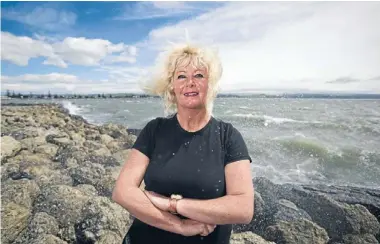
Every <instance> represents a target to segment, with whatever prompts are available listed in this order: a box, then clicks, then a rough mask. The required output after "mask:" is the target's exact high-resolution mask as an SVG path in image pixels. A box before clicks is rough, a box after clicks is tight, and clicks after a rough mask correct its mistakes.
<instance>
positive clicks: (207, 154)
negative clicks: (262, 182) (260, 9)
mask: <svg viewBox="0 0 380 244" xmlns="http://www.w3.org/2000/svg"><path fill="white" fill-rule="evenodd" d="M163 67H164V68H163V70H162V72H161V73H160V75H159V76H158V77H155V79H154V82H153V83H152V84H153V86H151V87H150V88H149V89H147V90H148V91H149V92H150V93H153V94H156V95H157V94H158V95H160V96H161V97H162V98H163V100H164V103H165V105H166V106H165V107H166V110H168V111H173V112H174V114H173V115H172V116H168V117H165V118H163V117H159V118H156V119H153V120H151V121H150V122H149V123H148V124H147V125H146V126H145V127H144V128H143V130H142V131H141V133H140V134H139V136H138V138H137V140H136V142H135V144H134V145H133V149H132V151H131V154H130V156H129V159H128V160H127V162H126V163H125V164H124V166H123V168H122V170H121V172H120V175H119V177H118V179H117V182H116V186H115V189H114V191H113V196H112V198H113V200H114V201H115V202H117V203H118V204H120V205H121V206H123V207H124V208H126V209H127V210H128V211H129V212H130V214H131V215H133V216H135V220H134V222H133V224H132V226H131V228H130V230H129V231H128V233H127V234H126V236H125V239H124V242H125V243H132V244H135V243H181V244H182V243H184V244H186V243H188V244H196V243H210V244H211V243H215V244H216V243H218V244H222V243H229V239H230V235H231V231H232V224H238V223H249V222H250V221H251V219H252V217H253V212H254V209H253V206H254V195H253V193H254V191H253V185H252V176H251V169H250V163H251V162H252V161H251V158H250V156H249V154H248V150H247V147H246V144H245V142H244V140H243V138H242V136H241V134H240V132H239V131H238V130H237V129H236V128H235V127H233V125H231V124H230V123H226V122H223V121H221V120H217V119H216V118H214V117H213V116H212V107H213V106H212V105H213V100H214V98H215V97H216V94H217V86H218V82H219V79H220V77H221V74H222V68H221V65H220V62H219V59H218V57H217V55H216V54H215V53H213V52H212V51H209V50H207V49H203V48H199V47H195V46H190V45H185V46H183V47H179V48H175V49H174V50H171V51H170V52H169V54H168V55H167V59H166V61H165V62H164V66H163ZM142 180H144V182H145V185H146V187H145V190H141V189H140V188H139V186H140V184H141V182H142Z"/></svg>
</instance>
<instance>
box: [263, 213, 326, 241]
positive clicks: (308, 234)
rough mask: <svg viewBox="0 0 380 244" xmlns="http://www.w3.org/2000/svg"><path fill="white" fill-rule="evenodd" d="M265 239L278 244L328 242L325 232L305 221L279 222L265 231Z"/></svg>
mask: <svg viewBox="0 0 380 244" xmlns="http://www.w3.org/2000/svg"><path fill="white" fill-rule="evenodd" d="M265 238H266V239H267V240H270V241H275V242H276V243H278V244H282V243H287V244H310V243H313V244H326V243H327V241H328V240H329V236H328V234H327V232H326V230H324V229H323V228H321V227H320V226H318V225H317V224H315V223H313V222H311V221H309V220H307V219H297V220H295V221H292V222H285V221H279V222H278V223H277V224H276V225H273V226H269V227H268V228H267V229H266V233H265Z"/></svg>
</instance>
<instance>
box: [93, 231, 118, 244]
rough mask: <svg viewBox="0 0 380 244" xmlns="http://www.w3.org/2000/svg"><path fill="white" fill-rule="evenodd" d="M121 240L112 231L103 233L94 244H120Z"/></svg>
mask: <svg viewBox="0 0 380 244" xmlns="http://www.w3.org/2000/svg"><path fill="white" fill-rule="evenodd" d="M122 241H123V239H122V238H121V237H120V235H118V234H116V233H115V232H113V231H104V233H103V234H102V235H101V236H100V238H99V240H97V241H96V242H95V244H120V243H122Z"/></svg>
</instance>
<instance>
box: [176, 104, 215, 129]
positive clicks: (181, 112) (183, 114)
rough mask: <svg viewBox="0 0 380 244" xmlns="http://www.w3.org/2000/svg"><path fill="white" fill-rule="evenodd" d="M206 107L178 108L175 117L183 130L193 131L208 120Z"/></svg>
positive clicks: (201, 126)
mask: <svg viewBox="0 0 380 244" xmlns="http://www.w3.org/2000/svg"><path fill="white" fill-rule="evenodd" d="M210 118H211V115H210V114H209V113H208V112H207V110H206V109H182V108H178V112H177V119H178V122H179V124H180V125H181V126H182V128H183V129H184V130H187V131H190V132H194V131H198V130H200V129H202V128H203V127H204V126H205V125H206V124H207V123H208V122H209V120H210Z"/></svg>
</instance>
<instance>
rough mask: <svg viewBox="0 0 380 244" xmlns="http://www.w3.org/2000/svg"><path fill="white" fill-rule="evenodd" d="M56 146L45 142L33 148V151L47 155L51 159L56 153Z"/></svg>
mask: <svg viewBox="0 0 380 244" xmlns="http://www.w3.org/2000/svg"><path fill="white" fill-rule="evenodd" d="M57 150H58V146H56V145H52V144H45V145H40V146H38V147H37V148H35V150H34V152H35V153H43V154H46V155H48V156H49V157H50V158H51V159H54V157H55V155H56V154H57Z"/></svg>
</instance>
